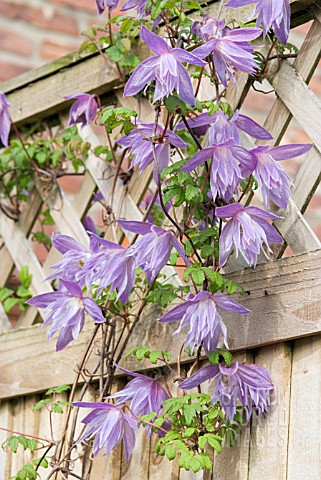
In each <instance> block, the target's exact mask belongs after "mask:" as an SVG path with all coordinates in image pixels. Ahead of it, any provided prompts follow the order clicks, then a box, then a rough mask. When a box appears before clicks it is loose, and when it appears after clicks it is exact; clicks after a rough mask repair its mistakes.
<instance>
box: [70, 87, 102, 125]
mask: <svg viewBox="0 0 321 480" xmlns="http://www.w3.org/2000/svg"><path fill="white" fill-rule="evenodd" d="M73 98H75V99H76V101H75V103H73V104H72V106H71V108H70V111H69V122H68V127H70V126H71V125H75V124H76V123H81V124H82V125H81V127H82V128H83V127H84V126H85V125H88V123H91V122H93V121H94V120H95V118H96V114H97V108H98V106H97V101H96V99H95V96H94V95H89V93H76V94H74V95H68V96H66V97H65V99H66V100H70V99H73Z"/></svg>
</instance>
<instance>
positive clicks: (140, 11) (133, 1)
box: [120, 0, 151, 20]
mask: <svg viewBox="0 0 321 480" xmlns="http://www.w3.org/2000/svg"><path fill="white" fill-rule="evenodd" d="M146 4H147V0H128V2H126V3H125V5H124V6H123V7H122V8H121V9H120V10H121V11H122V12H126V11H127V10H131V9H132V8H136V9H137V18H138V20H141V19H142V18H143V17H145V15H147V14H148V13H149V12H148V11H147V12H146ZM148 10H151V9H150V8H149V9H148Z"/></svg>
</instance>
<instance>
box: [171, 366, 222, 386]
mask: <svg viewBox="0 0 321 480" xmlns="http://www.w3.org/2000/svg"><path fill="white" fill-rule="evenodd" d="M218 374H219V367H218V365H207V366H206V367H203V368H201V369H200V370H199V371H198V372H197V373H195V374H194V375H192V376H191V377H189V378H187V379H186V380H184V381H183V382H182V383H181V384H180V385H179V388H180V389H181V390H190V389H191V388H195V387H198V386H199V385H200V384H201V383H203V382H205V381H206V380H209V379H210V378H214V377H216V375H218Z"/></svg>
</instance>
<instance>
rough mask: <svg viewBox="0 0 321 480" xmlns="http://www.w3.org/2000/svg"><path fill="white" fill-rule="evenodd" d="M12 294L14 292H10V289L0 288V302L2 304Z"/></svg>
mask: <svg viewBox="0 0 321 480" xmlns="http://www.w3.org/2000/svg"><path fill="white" fill-rule="evenodd" d="M12 293H14V291H13V290H11V289H10V288H6V287H3V288H0V302H3V301H4V300H5V299H6V298H8V297H10V295H12Z"/></svg>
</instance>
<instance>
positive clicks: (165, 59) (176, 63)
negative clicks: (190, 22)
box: [124, 25, 206, 105]
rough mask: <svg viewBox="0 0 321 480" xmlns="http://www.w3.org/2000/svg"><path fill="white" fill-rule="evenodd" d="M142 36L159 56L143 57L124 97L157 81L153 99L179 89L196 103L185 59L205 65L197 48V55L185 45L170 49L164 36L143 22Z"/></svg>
mask: <svg viewBox="0 0 321 480" xmlns="http://www.w3.org/2000/svg"><path fill="white" fill-rule="evenodd" d="M140 36H141V38H142V40H144V42H145V43H147V45H148V46H149V48H150V49H151V50H152V51H153V52H154V53H155V54H156V55H155V56H154V57H150V58H148V59H147V60H144V61H143V62H142V63H141V64H140V65H139V66H138V67H137V68H136V70H135V71H134V73H133V74H132V75H131V77H130V79H129V80H128V82H127V83H126V86H125V90H124V96H125V97H128V96H131V95H135V94H136V93H138V92H140V91H141V90H142V89H143V88H144V87H145V85H147V84H149V83H150V82H152V81H153V80H156V87H155V93H154V102H156V101H157V100H161V99H163V98H164V97H168V95H171V94H172V93H173V91H174V90H176V92H177V94H178V95H179V96H180V97H181V99H182V100H183V101H184V102H186V103H189V104H190V105H195V99H194V91H193V86H192V83H191V79H190V77H189V74H188V72H187V70H186V69H185V67H184V66H183V65H182V62H186V63H190V64H192V65H200V66H202V67H203V66H205V65H206V62H204V61H203V60H201V58H200V57H201V55H200V54H198V53H197V54H196V52H195V51H194V54H192V53H189V52H187V51H186V50H183V49H182V48H170V47H169V46H168V45H167V43H166V42H165V40H164V39H163V38H161V37H159V36H158V35H155V33H152V32H151V31H150V30H148V29H147V28H146V27H145V26H144V25H143V26H142V28H141V33H140Z"/></svg>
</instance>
